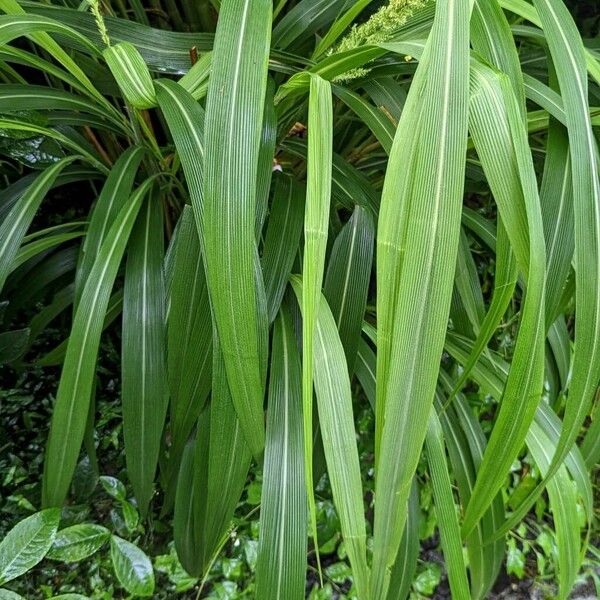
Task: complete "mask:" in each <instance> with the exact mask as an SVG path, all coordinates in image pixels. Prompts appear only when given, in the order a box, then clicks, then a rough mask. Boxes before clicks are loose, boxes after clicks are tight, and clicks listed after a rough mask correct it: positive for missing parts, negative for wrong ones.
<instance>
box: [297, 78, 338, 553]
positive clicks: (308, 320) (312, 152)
mask: <svg viewBox="0 0 600 600" xmlns="http://www.w3.org/2000/svg"><path fill="white" fill-rule="evenodd" d="M308 128H309V131H310V132H312V135H311V134H310V133H309V139H308V162H307V180H308V181H307V188H306V208H305V212H304V258H303V265H302V276H303V285H302V413H303V415H304V469H305V474H306V490H307V494H308V508H309V512H310V524H311V529H312V535H313V539H314V543H315V546H316V545H317V521H316V510H315V500H314V482H313V472H312V460H313V413H312V408H313V376H314V368H315V365H314V348H315V343H314V335H315V327H316V322H317V318H318V313H319V303H320V298H321V289H322V287H323V272H324V270H325V252H326V249H327V221H328V217H329V207H330V202H331V152H332V147H333V109H332V98H331V86H330V84H329V83H328V82H326V81H325V80H324V79H321V78H320V77H318V76H315V77H314V78H312V79H311V82H310V101H309V109H308ZM317 555H318V549H317Z"/></svg>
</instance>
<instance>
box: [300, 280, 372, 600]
mask: <svg viewBox="0 0 600 600" xmlns="http://www.w3.org/2000/svg"><path fill="white" fill-rule="evenodd" d="M292 285H293V287H294V292H295V293H296V297H297V298H298V300H300V299H301V298H303V297H304V295H303V292H304V287H305V286H306V283H305V282H304V281H302V280H300V278H299V277H297V276H294V277H292ZM319 301H320V304H319V306H318V308H317V310H318V314H317V315H315V316H316V323H315V334H314V339H312V340H311V341H312V343H313V344H314V357H315V361H314V384H315V391H316V395H317V407H318V410H319V424H320V427H321V435H322V438H323V449H324V451H325V459H326V461H327V472H328V474H329V480H330V481H331V489H332V491H333V499H334V502H335V506H336V508H337V511H338V514H339V517H340V525H341V529H342V537H343V538H344V541H345V547H346V552H347V553H348V558H349V559H350V564H351V565H352V570H353V575H354V582H355V585H356V589H357V593H358V597H359V598H360V599H361V600H362V599H363V598H369V588H368V585H369V568H368V566H367V558H366V550H367V546H366V530H365V517H364V507H363V497H362V483H361V477H360V465H359V462H358V449H357V446H356V431H355V428H354V417H353V411H352V395H351V391H350V378H349V376H348V366H347V363H346V357H345V355H344V349H343V347H342V344H341V342H340V338H339V334H338V332H337V326H336V323H335V320H334V318H333V315H332V314H331V310H330V309H329V306H328V305H327V301H326V300H325V298H324V296H322V295H321V296H320V297H319ZM304 315H305V312H304V308H303V311H302V316H303V319H304V318H305V316H304ZM303 348H304V352H305V353H306V346H304V347H303ZM311 396H312V394H311ZM311 401H312V397H311ZM311 458H312V456H311Z"/></svg>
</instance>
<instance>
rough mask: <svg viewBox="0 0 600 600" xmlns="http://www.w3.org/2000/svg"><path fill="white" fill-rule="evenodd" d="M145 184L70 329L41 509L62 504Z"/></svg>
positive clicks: (103, 252)
mask: <svg viewBox="0 0 600 600" xmlns="http://www.w3.org/2000/svg"><path fill="white" fill-rule="evenodd" d="M152 184H153V181H152V180H151V179H149V180H146V181H145V182H144V183H143V184H142V185H141V186H140V187H139V188H138V189H137V190H136V191H135V192H134V193H133V195H132V196H131V198H130V200H129V202H128V203H127V204H126V205H125V206H124V207H123V208H122V209H121V211H120V212H119V215H118V216H117V218H116V219H115V223H114V224H113V225H112V227H111V228H110V230H109V232H108V234H107V235H106V238H105V240H104V243H103V244H102V247H101V248H100V251H99V253H98V256H97V258H96V261H95V263H94V266H93V267H92V270H91V271H90V275H89V277H88V280H87V283H86V284H85V287H84V289H83V293H82V295H81V301H80V303H79V307H78V309H77V312H76V313H75V318H74V321H73V326H72V329H71V336H70V338H69V343H68V346H67V353H66V356H65V362H64V366H63V371H62V375H61V378H60V383H59V386H58V391H57V393H56V401H55V403H54V410H53V413H52V421H51V424H50V434H49V436H48V443H47V447H46V457H45V461H44V479H43V490H42V497H43V503H44V505H45V506H62V504H63V502H64V500H65V498H66V496H67V493H68V491H69V485H70V483H71V479H72V477H73V472H74V470H75V465H76V464H77V458H78V457H79V449H80V447H81V442H82V440H83V434H84V430H85V424H86V421H87V418H88V411H89V405H90V397H91V393H92V387H93V382H94V376H95V371H96V357H97V355H98V346H99V343H100V334H101V333H102V323H103V321H104V314H105V313H106V308H107V306H108V301H109V298H110V294H111V290H112V287H113V283H114V280H115V278H116V276H117V271H118V269H119V265H120V263H121V259H122V257H123V253H124V251H125V246H126V245H127V241H128V239H129V234H130V233H131V230H132V228H133V225H134V223H135V219H136V217H137V214H138V212H139V210H140V207H141V204H142V201H143V199H144V197H145V195H146V194H147V193H148V191H149V190H150V188H151V186H152Z"/></svg>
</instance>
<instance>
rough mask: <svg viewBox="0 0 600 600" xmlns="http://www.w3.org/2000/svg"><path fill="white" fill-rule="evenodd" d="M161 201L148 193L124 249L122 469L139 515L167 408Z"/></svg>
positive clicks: (150, 491) (150, 485)
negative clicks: (123, 447) (124, 460)
mask: <svg viewBox="0 0 600 600" xmlns="http://www.w3.org/2000/svg"><path fill="white" fill-rule="evenodd" d="M162 215H163V207H162V204H161V202H160V196H158V195H150V196H148V198H147V199H146V201H145V203H144V206H143V207H142V209H141V210H140V213H139V215H138V218H137V222H136V224H135V226H134V228H133V231H132V234H131V239H130V240H129V247H128V252H127V268H126V271H125V288H124V296H123V326H122V331H123V334H122V339H123V345H122V350H121V352H122V356H121V375H122V392H121V402H122V409H123V437H124V441H125V458H126V461H127V471H128V474H129V478H130V480H131V483H132V485H133V490H134V493H135V496H136V499H137V501H138V507H139V509H140V512H141V514H142V515H143V516H144V515H145V514H146V511H147V509H148V504H149V503H150V499H151V498H152V494H153V493H154V486H153V482H154V475H155V472H156V465H157V462H158V452H159V448H160V442H161V437H162V430H163V427H164V422H165V415H166V410H167V399H168V388H167V373H166V364H165V359H166V353H165V351H166V344H165V286H164V278H163V258H164V242H163V221H162Z"/></svg>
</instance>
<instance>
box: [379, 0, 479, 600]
mask: <svg viewBox="0 0 600 600" xmlns="http://www.w3.org/2000/svg"><path fill="white" fill-rule="evenodd" d="M469 16H470V10H469V3H468V2H462V1H451V2H447V3H438V4H437V11H436V18H435V22H434V26H433V30H432V33H431V36H430V38H429V41H428V45H427V49H426V51H425V56H424V57H423V59H422V63H421V64H420V66H419V69H418V71H417V75H416V76H415V80H414V81H413V88H411V91H410V94H409V98H408V100H407V104H406V106H405V110H404V113H403V115H402V118H401V121H400V124H399V126H398V129H397V131H396V137H395V138H394V144H393V146H392V151H391V154H390V163H389V166H388V171H387V174H386V180H385V184H384V190H383V195H382V201H381V211H380V215H379V228H378V232H379V233H378V239H377V253H378V264H377V281H378V294H377V302H378V306H377V308H378V319H380V318H381V319H382V321H379V326H378V340H377V342H378V356H377V379H378V381H377V405H376V411H377V414H376V447H375V451H376V461H377V462H376V488H375V525H374V547H373V572H372V578H371V579H372V581H371V596H372V597H373V598H381V597H384V596H385V594H386V593H387V589H388V585H389V577H390V569H391V566H392V565H393V563H394V560H395V558H396V554H397V552H398V547H399V544H400V540H401V537H402V530H403V528H404V523H405V520H406V502H407V499H408V493H409V490H410V483H411V481H412V477H413V475H414V472H415V470H416V467H417V463H418V459H419V455H420V452H421V447H422V444H423V441H424V438H425V434H426V431H427V421H428V418H429V410H430V407H431V405H432V402H433V395H434V392H435V384H436V379H437V372H438V369H439V358H440V356H441V351H442V346H443V340H444V337H445V329H446V321H447V318H448V313H449V308H450V299H451V293H452V277H453V271H454V265H455V264H456V262H455V261H456V253H457V250H458V233H459V229H460V227H459V225H460V217H461V204H462V193H463V178H464V157H465V152H466V147H467V119H468V84H467V82H468V74H469V65H468V61H469V31H468V29H469ZM414 86H416V87H414ZM421 94H423V95H422V98H420V95H421ZM419 101H420V102H419ZM407 152H408V153H409V155H410V156H411V164H407V159H406V153H407ZM399 207H400V208H401V210H399ZM380 308H381V311H380ZM398 456H402V457H403V458H402V460H401V461H399V460H398Z"/></svg>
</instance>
